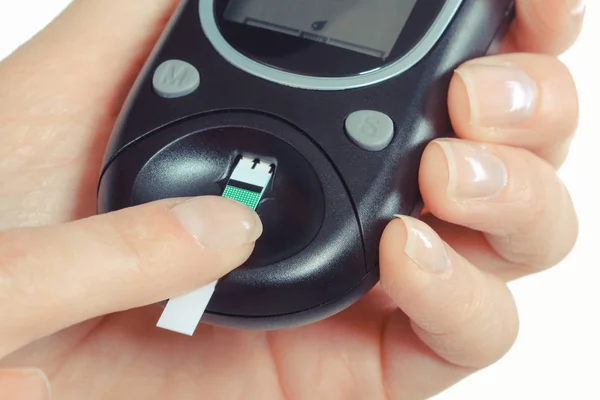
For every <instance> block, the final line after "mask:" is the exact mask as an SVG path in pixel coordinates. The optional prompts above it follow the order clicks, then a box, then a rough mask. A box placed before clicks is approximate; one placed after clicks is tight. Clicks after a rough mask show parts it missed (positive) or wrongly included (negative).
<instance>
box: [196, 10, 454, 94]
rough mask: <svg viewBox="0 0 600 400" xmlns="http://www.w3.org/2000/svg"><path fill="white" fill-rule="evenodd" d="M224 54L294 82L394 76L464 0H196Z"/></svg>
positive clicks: (308, 84)
mask: <svg viewBox="0 0 600 400" xmlns="http://www.w3.org/2000/svg"><path fill="white" fill-rule="evenodd" d="M198 1H199V13H200V20H201V23H202V28H203V30H204V34H205V35H206V37H207V38H208V39H209V40H210V42H211V43H212V45H213V46H214V48H215V49H216V50H217V52H218V53H219V54H220V55H221V56H222V57H224V58H225V59H226V60H227V61H228V62H230V63H231V64H233V65H234V66H236V67H237V68H240V69H242V70H244V71H246V72H248V73H250V74H252V75H255V76H257V77H260V78H263V79H266V80H269V81H272V82H275V83H279V84H283V85H286V86H292V87H297V88H304V89H311V90H344V89H350V88H357V87H363V86H368V85H372V84H375V83H379V82H382V81H385V80H387V79H390V78H393V77H395V76H397V75H399V74H401V73H403V72H404V71H406V70H408V69H410V68H411V67H412V66H413V65H415V64H416V63H418V62H419V61H420V60H421V59H422V58H423V57H424V56H425V55H427V53H428V52H429V51H430V50H431V49H432V48H433V46H434V45H435V44H436V43H437V41H438V40H439V39H440V37H441V36H442V35H443V33H444V31H445V29H446V28H447V26H448V25H449V24H450V22H451V21H452V19H453V17H454V15H455V13H456V12H457V10H458V9H459V7H460V5H461V4H462V2H463V1H464V0H427V1H424V0H404V1H402V2H390V1H388V0H373V1H369V2H366V1H361V2H359V1H348V2H347V1H332V0H308V1H303V2H294V1H282V0H262V1H243V0H223V1H221V0H219V1H215V0H198Z"/></svg>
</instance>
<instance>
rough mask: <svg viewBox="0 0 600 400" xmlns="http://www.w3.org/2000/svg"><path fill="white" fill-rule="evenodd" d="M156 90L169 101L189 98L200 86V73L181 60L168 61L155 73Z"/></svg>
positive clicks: (153, 82) (154, 84) (153, 81)
mask: <svg viewBox="0 0 600 400" xmlns="http://www.w3.org/2000/svg"><path fill="white" fill-rule="evenodd" d="M152 84H153V86H154V90H155V91H156V93H157V94H158V95H159V96H162V97H165V98H167V99H174V98H177V97H183V96H187V95H188V94H190V93H192V92H194V91H195V90H196V89H198V87H199V86H200V73H199V72H198V70H197V69H196V68H195V67H194V66H193V65H191V64H189V63H186V62H185V61H181V60H168V61H165V62H164V63H162V64H161V65H160V66H159V67H158V68H157V69H156V71H155V72H154V78H153V80H152Z"/></svg>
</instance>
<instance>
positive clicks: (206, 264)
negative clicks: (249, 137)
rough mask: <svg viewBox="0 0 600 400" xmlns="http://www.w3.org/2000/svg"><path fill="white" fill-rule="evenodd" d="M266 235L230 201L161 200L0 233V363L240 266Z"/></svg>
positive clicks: (253, 218)
mask: <svg viewBox="0 0 600 400" xmlns="http://www.w3.org/2000/svg"><path fill="white" fill-rule="evenodd" d="M261 232H262V225H261V223H260V221H259V219H258V217H257V215H256V214H255V213H254V211H252V210H251V209H250V208H248V207H246V206H244V205H242V204H241V203H237V202H235V201H233V200H228V199H223V198H220V197H204V198H199V199H193V200H188V201H179V202H177V201H174V200H171V201H162V202H157V203H152V204H147V205H144V206H140V207H137V208H132V209H128V210H122V211H119V212H115V213H112V214H106V215H102V216H97V217H92V218H89V219H85V220H80V221H77V222H73V223H69V224H65V225H61V226H55V227H45V228H36V229H23V230H18V231H5V232H2V233H0V285H1V288H0V289H1V290H0V297H1V298H0V315H2V316H3V320H2V325H1V328H0V358H1V357H2V355H3V354H8V353H9V352H11V351H12V350H15V349H16V348H18V347H20V346H22V345H23V344H26V343H29V342H31V341H33V340H35V339H37V338H40V337H42V336H46V335H49V334H51V333H54V332H56V331H58V330H60V329H62V328H64V327H68V326H71V325H73V324H76V323H79V322H82V321H85V320H88V319H91V318H94V317H97V316H100V315H105V314H108V313H113V312H118V311H123V310H128V309H131V308H136V307H142V306H145V305H148V304H153V303H157V302H160V301H163V300H165V299H167V298H171V297H174V296H176V295H179V294H183V293H187V292H189V291H191V290H194V289H196V288H198V287H202V286H204V285H206V284H208V283H210V282H213V281H215V280H217V279H219V278H221V277H222V276H223V275H225V274H227V273H228V272H229V271H231V270H232V269H234V268H237V267H238V266H239V265H241V264H242V263H243V262H244V261H245V260H246V259H247V257H248V256H249V255H250V253H251V251H252V249H253V243H254V241H255V240H256V238H257V237H258V236H259V235H260V234H261Z"/></svg>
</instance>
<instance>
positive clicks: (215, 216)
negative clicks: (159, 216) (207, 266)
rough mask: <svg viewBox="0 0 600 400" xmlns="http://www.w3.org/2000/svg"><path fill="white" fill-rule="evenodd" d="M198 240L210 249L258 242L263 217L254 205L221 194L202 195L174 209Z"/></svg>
mask: <svg viewBox="0 0 600 400" xmlns="http://www.w3.org/2000/svg"><path fill="white" fill-rule="evenodd" d="M172 212H173V214H175V216H176V217H177V219H178V220H179V222H180V223H181V224H182V225H183V227H184V228H185V229H186V230H187V231H188V233H189V234H190V235H192V236H193V237H194V238H195V239H196V241H197V242H198V243H199V244H201V245H203V246H205V247H207V248H210V249H226V248H234V247H238V246H242V245H245V244H250V243H253V242H255V241H256V240H257V239H258V238H259V237H260V235H261V234H262V230H263V226H262V223H261V221H260V218H259V217H258V215H257V214H256V212H254V210H252V209H251V208H250V207H248V206H246V205H244V204H241V203H239V202H236V201H234V200H229V199H225V198H221V197H213V196H207V197H200V198H196V199H191V200H187V201H185V202H183V203H179V204H178V205H176V206H175V207H174V208H173V209H172Z"/></svg>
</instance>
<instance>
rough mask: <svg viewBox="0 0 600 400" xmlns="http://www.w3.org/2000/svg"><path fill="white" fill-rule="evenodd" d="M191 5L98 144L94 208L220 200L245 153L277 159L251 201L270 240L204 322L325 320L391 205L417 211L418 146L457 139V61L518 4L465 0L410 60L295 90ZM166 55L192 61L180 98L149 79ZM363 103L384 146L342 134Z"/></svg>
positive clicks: (493, 36)
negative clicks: (215, 36)
mask: <svg viewBox="0 0 600 400" xmlns="http://www.w3.org/2000/svg"><path fill="white" fill-rule="evenodd" d="M219 1H221V0H216V2H217V4H218V2H219ZM323 1H325V0H323ZM418 1H420V2H424V3H427V1H429V0H418ZM199 7H200V5H199V1H198V0H186V1H182V3H181V5H180V6H179V9H178V10H177V12H176V13H175V15H174V16H173V18H172V21H171V22H170V24H169V25H168V28H167V29H166V31H165V32H164V34H163V36H162V38H161V40H160V41H159V43H158V45H157V47H156V48H155V50H154V51H153V53H152V54H151V56H150V57H149V59H148V61H147V64H146V66H145V67H144V69H143V71H142V72H141V74H140V76H139V78H138V79H137V82H136V83H135V86H134V88H133V89H132V91H131V94H130V96H129V98H128V99H127V102H126V104H125V107H124V109H123V111H122V113H121V116H120V118H119V121H118V123H117V125H116V127H115V131H114V133H113V135H112V137H111V140H110V143H109V146H108V149H107V152H106V157H105V161H104V165H103V169H102V175H101V178H100V182H99V193H98V212H99V213H106V212H111V211H115V210H119V209H122V208H126V207H130V206H135V205H139V204H143V203H147V202H151V201H154V200H159V199H165V198H174V197H191V196H201V195H217V196H218V195H221V193H222V191H223V189H224V185H225V183H226V181H227V177H228V175H229V173H230V172H231V168H232V166H233V162H234V160H235V159H236V157H237V156H239V155H240V154H251V155H254V156H256V157H262V158H265V159H268V160H273V161H274V162H276V164H277V168H276V171H275V175H274V177H273V180H272V183H271V185H270V186H269V187H268V189H267V191H266V192H265V195H264V199H263V201H262V202H261V203H260V205H259V206H258V208H257V212H258V213H259V215H260V216H261V219H262V220H263V224H264V235H263V236H262V237H261V238H260V239H259V241H258V243H257V244H256V249H255V251H254V253H253V255H252V257H251V258H250V259H249V260H248V262H247V263H246V265H244V266H243V267H241V268H239V269H237V270H235V271H233V272H232V273H230V274H229V275H227V276H226V277H224V278H223V279H222V280H221V282H220V283H219V285H218V286H217V290H216V292H215V294H214V297H213V298H212V300H211V302H210V303H209V305H208V308H207V310H206V313H205V315H204V321H205V322H207V323H210V324H215V325H221V326H228V327H235V328H243V329H281V328H288V327H294V326H298V325H303V324H308V323H311V322H314V321H318V320H321V319H324V318H327V317H329V316H331V315H334V314H336V313H338V312H340V311H342V310H344V309H345V308H347V307H348V306H350V305H351V304H353V303H354V302H355V301H357V300H358V299H360V298H361V297H362V296H363V295H364V294H366V293H367V292H368V291H369V290H371V289H372V288H373V287H374V286H375V284H376V283H377V282H378V277H379V272H378V247H379V240H380V238H381V234H382V232H383V230H384V228H385V226H386V225H387V224H388V223H389V221H390V220H391V218H392V217H393V215H394V214H407V215H408V214H411V213H413V211H414V210H415V209H416V208H417V207H418V205H419V203H420V195H419V187H418V179H417V177H418V169H419V163H420V158H421V155H422V152H423V150H424V148H425V146H426V145H427V143H428V142H430V141H431V140H432V139H435V138H438V137H443V136H448V135H449V134H451V124H450V121H449V116H448V111H447V91H448V87H449V82H450V79H451V76H452V73H453V70H454V69H455V68H456V67H457V66H458V65H459V64H461V63H463V62H465V61H466V60H469V59H472V58H475V57H480V56H484V55H486V54H488V53H489V51H490V49H491V48H492V47H493V46H494V45H495V44H496V43H497V41H498V40H499V39H501V38H502V37H503V36H504V34H505V33H506V31H507V30H508V27H509V26H510V24H511V21H512V20H513V13H514V0H464V1H463V2H462V3H461V4H460V7H459V8H458V9H457V11H456V13H455V14H454V15H453V17H452V20H451V21H450V23H449V24H448V25H447V27H446V28H445V30H444V31H443V34H442V35H441V37H440V38H439V39H438V40H437V41H436V43H435V45H433V47H432V48H431V49H430V50H429V51H428V52H427V54H425V55H424V56H423V57H422V58H421V59H420V60H419V61H418V62H417V63H416V64H415V65H413V66H412V67H411V68H409V69H408V70H406V71H404V72H402V73H400V74H399V75H397V76H394V77H392V78H390V79H387V80H385V81H382V82H378V83H375V84H372V85H367V86H363V87H356V88H350V89H346V90H311V89H302V88H297V87H292V86H289V85H283V84H278V83H276V82H273V81H270V80H268V79H263V78H261V77H258V76H255V75H252V74H250V73H248V72H246V71H244V70H242V69H240V68H238V67H236V66H235V65H233V64H232V63H230V62H229V61H228V60H226V59H225V58H223V57H222V56H221V55H220V54H219V52H218V51H216V49H215V47H214V46H213V44H212V43H211V42H210V40H208V38H207V37H206V36H205V34H204V31H203V28H202V24H201V20H200V18H199V14H200V10H199ZM167 60H183V61H185V62H187V63H189V64H190V65H193V66H194V67H195V68H196V69H197V71H198V72H199V76H200V77H201V81H200V85H199V87H198V88H197V89H196V90H194V91H193V92H192V93H190V94H187V95H186V96H181V97H179V98H165V97H161V96H159V95H157V93H156V90H155V89H154V88H153V75H154V73H155V71H156V69H157V68H158V67H159V66H160V65H161V64H162V63H163V62H165V61H167ZM357 110H376V111H378V112H381V113H384V114H386V115H387V116H389V117H390V118H391V119H392V120H393V122H394V125H395V127H394V130H395V133H394V137H393V139H392V141H391V143H389V145H388V146H387V147H385V148H384V149H382V150H379V151H369V150H365V149H363V148H360V147H359V146H357V145H356V144H355V143H353V142H352V141H351V140H349V138H348V135H347V134H346V132H345V128H344V126H345V120H346V118H347V117H348V116H349V115H350V114H352V113H353V112H355V111H357Z"/></svg>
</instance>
